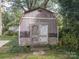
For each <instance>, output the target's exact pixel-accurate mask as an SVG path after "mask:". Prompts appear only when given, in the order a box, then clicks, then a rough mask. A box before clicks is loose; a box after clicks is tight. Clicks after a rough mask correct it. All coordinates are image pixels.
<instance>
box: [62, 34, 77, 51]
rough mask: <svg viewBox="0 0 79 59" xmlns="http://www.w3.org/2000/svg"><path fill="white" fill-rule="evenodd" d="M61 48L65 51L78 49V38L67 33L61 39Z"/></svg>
mask: <svg viewBox="0 0 79 59" xmlns="http://www.w3.org/2000/svg"><path fill="white" fill-rule="evenodd" d="M62 43H63V47H64V48H65V49H67V50H70V51H74V50H77V48H78V38H77V37H76V36H75V34H71V33H67V34H65V35H63V37H62Z"/></svg>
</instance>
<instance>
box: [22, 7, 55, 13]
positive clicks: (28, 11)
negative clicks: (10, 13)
mask: <svg viewBox="0 0 79 59" xmlns="http://www.w3.org/2000/svg"><path fill="white" fill-rule="evenodd" d="M38 9H40V10H45V11H47V12H49V13H54V12H52V11H49V10H47V9H45V8H40V7H38V8H35V9H31V10H29V11H25V12H24V14H26V13H29V12H32V11H35V10H38Z"/></svg>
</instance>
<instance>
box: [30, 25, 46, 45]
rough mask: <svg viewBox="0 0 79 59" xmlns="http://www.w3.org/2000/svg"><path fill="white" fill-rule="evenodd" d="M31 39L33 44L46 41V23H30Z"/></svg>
mask: <svg viewBox="0 0 79 59" xmlns="http://www.w3.org/2000/svg"><path fill="white" fill-rule="evenodd" d="M31 30H32V31H31V39H32V43H33V44H47V43H48V25H44V24H42V25H32V28H31Z"/></svg>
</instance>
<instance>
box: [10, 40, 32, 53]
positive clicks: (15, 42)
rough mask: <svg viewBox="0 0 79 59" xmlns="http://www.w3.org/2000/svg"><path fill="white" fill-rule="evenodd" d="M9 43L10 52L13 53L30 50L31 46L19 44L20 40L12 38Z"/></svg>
mask: <svg viewBox="0 0 79 59" xmlns="http://www.w3.org/2000/svg"><path fill="white" fill-rule="evenodd" d="M9 45H10V47H9V52H11V53H25V52H29V51H30V47H27V46H19V44H18V40H12V41H11V42H10V43H9Z"/></svg>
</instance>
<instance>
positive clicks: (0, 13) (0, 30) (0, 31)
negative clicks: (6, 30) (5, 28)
mask: <svg viewBox="0 0 79 59" xmlns="http://www.w3.org/2000/svg"><path fill="white" fill-rule="evenodd" d="M1 9H2V7H1V0H0V35H2V12H1V11H2V10H1Z"/></svg>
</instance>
